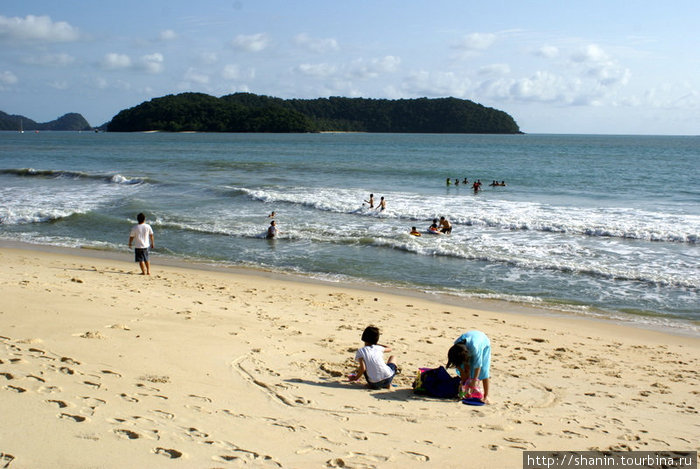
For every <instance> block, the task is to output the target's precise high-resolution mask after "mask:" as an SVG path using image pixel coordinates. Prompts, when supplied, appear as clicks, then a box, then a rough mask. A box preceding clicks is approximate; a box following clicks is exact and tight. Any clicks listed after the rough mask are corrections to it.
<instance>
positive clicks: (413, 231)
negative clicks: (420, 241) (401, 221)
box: [410, 226, 421, 236]
mask: <svg viewBox="0 0 700 469" xmlns="http://www.w3.org/2000/svg"><path fill="white" fill-rule="evenodd" d="M410 234H411V235H413V236H420V235H421V234H420V231H418V230H417V229H416V227H415V226H412V227H411V233H410Z"/></svg>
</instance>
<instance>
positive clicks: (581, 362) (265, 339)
mask: <svg viewBox="0 0 700 469" xmlns="http://www.w3.org/2000/svg"><path fill="white" fill-rule="evenodd" d="M47 251H48V250H45V249H42V250H39V249H35V250H30V249H14V248H9V247H2V248H0V260H1V261H2V262H0V272H1V273H2V276H0V279H2V280H0V294H2V300H1V301H0V415H2V416H3V418H2V420H1V421H0V441H1V442H2V447H0V453H1V454H4V455H5V458H6V460H7V455H10V456H11V457H12V458H13V459H12V460H11V461H13V463H14V465H16V466H17V467H50V466H56V467H94V466H99V467H105V468H117V467H125V466H126V467H156V468H157V467H182V468H187V467H193V466H197V467H209V466H212V465H213V466H216V467H227V465H229V464H233V465H234V466H235V465H241V464H250V465H253V466H254V467H303V466H312V467H319V466H325V467H412V466H414V465H416V464H419V463H420V464H425V465H427V466H429V467H441V468H442V467H448V468H449V467H461V466H463V462H464V459H463V458H464V451H465V448H468V450H469V453H470V465H471V466H472V467H476V468H480V467H519V466H520V465H521V464H522V451H524V450H542V451H545V450H556V449H561V448H565V449H566V450H581V451H582V450H596V449H597V450H611V451H629V450H649V451H661V450H694V451H697V450H698V449H700V446H699V445H698V441H700V439H699V438H698V429H697V416H698V409H697V396H698V394H699V393H700V340H698V339H695V338H689V337H681V336H675V335H669V334H666V333H663V332H658V331H648V330H643V329H637V328H633V327H626V326H620V325H615V324H610V323H605V322H594V321H588V320H580V319H577V318H573V317H567V318H560V317H548V316H534V315H527V314H519V313H516V312H506V311H503V310H501V309H499V308H496V310H495V311H487V310H482V309H476V308H474V307H471V306H454V305H448V304H445V303H443V302H441V301H435V300H434V299H432V300H431V299H428V298H417V297H414V296H406V295H397V294H395V293H393V292H387V291H386V290H380V291H369V290H362V289H354V288H348V287H347V286H340V285H327V284H326V285H324V284H319V283H318V282H301V281H297V280H296V279H292V278H290V277H289V276H285V278H283V279H280V278H276V277H275V276H273V275H263V274H260V275H258V274H251V273H250V272H232V271H224V272H222V271H220V270H204V269H194V268H191V267H190V266H170V265H165V264H164V263H161V262H160V260H159V261H158V263H154V264H153V266H152V272H153V275H151V276H149V277H146V276H141V275H138V274H137V270H138V267H137V266H136V265H135V264H134V263H133V262H128V261H127V260H126V259H120V260H115V259H111V258H105V257H100V256H97V257H91V256H79V255H75V253H66V252H47ZM500 306H503V305H500ZM368 324H375V325H377V326H378V327H379V328H380V330H381V332H382V337H381V339H380V340H381V343H386V344H387V345H389V346H391V347H392V348H393V351H392V354H394V355H395V356H396V357H397V362H398V364H399V367H400V369H401V374H399V375H397V377H396V378H395V380H394V382H395V384H396V385H397V386H396V387H395V388H392V390H391V391H388V390H379V391H368V390H367V389H365V388H364V387H363V386H362V385H361V384H357V383H348V382H347V381H346V380H345V379H344V376H345V375H346V374H347V373H348V372H350V371H351V370H352V368H353V367H354V360H353V357H354V351H355V350H356V349H357V348H359V347H360V346H361V342H360V334H361V332H362V330H363V329H364V327H365V326H366V325H368ZM469 329H479V330H482V331H484V332H485V333H486V334H487V335H488V336H489V337H490V339H491V342H492V349H493V366H492V380H491V393H490V400H491V404H490V405H488V406H485V407H470V406H465V405H462V404H461V403H460V402H459V401H454V400H450V399H431V398H426V397H422V396H418V395H415V394H414V393H413V391H412V389H411V383H412V382H413V379H414V377H415V374H416V370H417V369H418V368H420V367H425V366H438V365H440V364H443V365H444V363H445V360H446V351H447V349H448V348H449V346H450V345H451V344H452V342H453V341H454V339H455V338H456V337H457V336H458V335H459V334H461V333H462V332H464V331H466V330H469ZM28 435H29V436H28ZM261 435H264V437H261ZM465 444H466V445H467V446H465ZM13 467H14V466H13Z"/></svg>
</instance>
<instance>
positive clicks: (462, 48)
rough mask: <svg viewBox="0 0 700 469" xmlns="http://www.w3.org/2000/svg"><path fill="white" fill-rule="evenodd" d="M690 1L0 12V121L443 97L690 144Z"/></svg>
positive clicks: (182, 4)
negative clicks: (179, 107)
mask: <svg viewBox="0 0 700 469" xmlns="http://www.w3.org/2000/svg"><path fill="white" fill-rule="evenodd" d="M698 24H700V1H698V0H672V1H670V2H659V1H658V0H656V1H635V0H630V1H621V0H604V1H602V0H587V1H585V2H584V1H576V0H571V1H569V0H551V1H545V0H528V1H523V0H520V1H517V2H516V1H511V0H503V1H492V2H484V1H483V0H482V1H479V2H476V1H472V0H444V1H443V0H431V1H423V0H403V1H395V0H382V1H365V0H355V1H352V2H348V1H344V2H341V1H334V0H325V1H316V0H308V1H305V0H299V1H296V2H292V1H281V0H256V1H254V2H253V1H249V0H233V1H216V0H186V1H184V0H169V1H167V2H161V1H157V2H156V1H148V0H140V1H135V0H119V1H108V2H98V1H93V2H74V1H70V2H68V1H56V0H50V1H49V0H36V1H34V0H24V1H22V2H9V1H3V2H2V5H1V6H0V110H1V111H4V112H7V113H9V114H20V115H24V116H26V117H28V118H31V119H33V120H35V121H37V122H47V121H51V120H53V119H56V118H58V117H60V116H62V115H63V114H66V113H68V112H78V113H80V114H82V115H83V116H84V117H85V118H86V119H87V120H88V122H89V123H90V124H92V125H94V126H98V125H101V124H103V123H105V122H108V121H109V120H110V119H111V118H112V117H114V116H115V115H116V114H117V113H118V112H119V111H121V110H123V109H128V108H131V107H133V106H137V105H138V104H140V103H142V102H144V101H148V100H151V99H153V98H158V97H161V96H165V95H169V94H178V93H182V92H201V93H206V94H209V95H212V96H224V95H227V94H231V93H236V92H251V93H256V94H261V95H268V96H276V97H280V98H309V99H313V98H319V97H329V96H344V97H364V98H387V99H400V98H419V97H428V98H437V97H446V96H454V97H457V98H462V99H469V100H472V101H474V102H477V103H480V104H482V105H484V106H488V107H493V108H496V109H500V110H503V111H505V112H507V113H509V114H510V115H511V116H513V118H514V119H515V120H516V122H517V123H518V125H519V126H520V129H521V130H522V131H523V132H526V133H555V134H652V135H700V40H699V38H700V27H698Z"/></svg>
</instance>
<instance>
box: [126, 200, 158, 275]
mask: <svg viewBox="0 0 700 469" xmlns="http://www.w3.org/2000/svg"><path fill="white" fill-rule="evenodd" d="M136 220H137V221H138V222H139V224H138V225H134V227H133V228H131V233H129V249H131V244H132V243H134V257H135V261H136V262H138V263H139V267H141V275H151V263H150V262H149V261H148V248H149V246H150V248H151V249H153V247H154V244H153V229H152V228H151V225H149V224H148V223H146V215H144V214H143V213H139V214H138V215H137V216H136ZM134 241H135V242H134Z"/></svg>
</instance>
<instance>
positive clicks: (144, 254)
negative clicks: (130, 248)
mask: <svg viewBox="0 0 700 469" xmlns="http://www.w3.org/2000/svg"><path fill="white" fill-rule="evenodd" d="M134 258H135V259H136V260H135V262H148V248H143V249H142V248H134Z"/></svg>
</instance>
